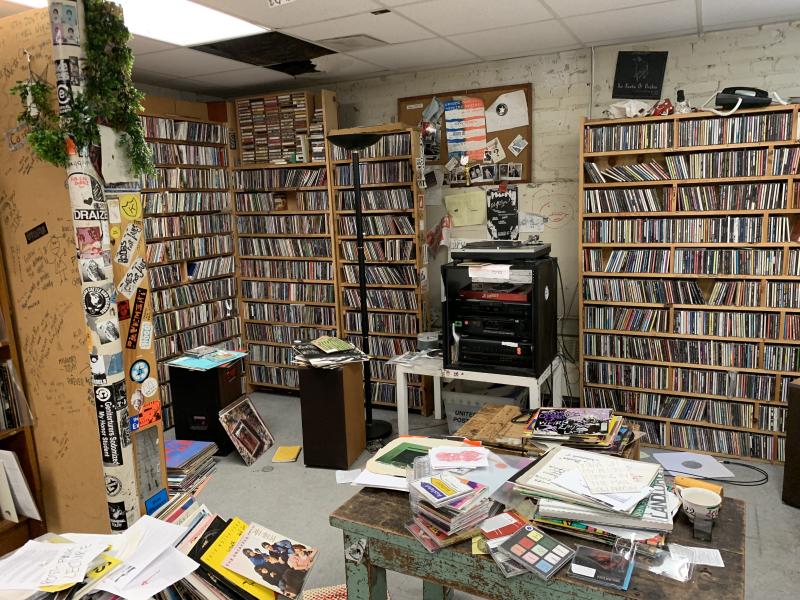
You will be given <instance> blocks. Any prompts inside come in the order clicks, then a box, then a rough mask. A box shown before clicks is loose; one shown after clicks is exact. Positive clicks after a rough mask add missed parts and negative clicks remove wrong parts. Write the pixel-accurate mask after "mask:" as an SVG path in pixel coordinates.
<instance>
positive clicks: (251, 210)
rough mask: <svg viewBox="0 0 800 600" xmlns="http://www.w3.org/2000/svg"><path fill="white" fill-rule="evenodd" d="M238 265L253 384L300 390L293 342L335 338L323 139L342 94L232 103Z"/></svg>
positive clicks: (292, 94)
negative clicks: (236, 141)
mask: <svg viewBox="0 0 800 600" xmlns="http://www.w3.org/2000/svg"><path fill="white" fill-rule="evenodd" d="M234 108H235V126H236V130H237V131H236V133H237V139H238V140H239V145H238V150H237V151H236V153H235V154H234V163H235V164H234V166H233V196H234V206H235V209H236V234H237V260H238V274H239V293H240V300H241V310H242V321H243V324H244V338H245V341H246V343H247V347H248V352H249V357H250V367H249V370H248V382H249V384H250V385H251V386H255V387H268V388H275V389H279V390H297V389H298V387H299V378H298V373H297V369H296V368H295V367H294V366H293V365H292V349H291V345H292V342H293V341H294V340H298V339H313V338H315V337H317V336H320V335H336V334H337V332H338V318H337V300H336V287H337V274H336V269H335V268H334V262H333V261H334V231H333V225H332V223H333V220H332V219H333V216H332V205H331V202H330V197H331V188H330V181H329V180H330V177H329V150H328V145H327V142H326V140H325V135H326V134H327V132H328V131H329V130H330V129H334V128H335V127H336V126H337V105H336V97H335V95H334V94H332V93H331V92H328V91H322V92H320V93H319V94H317V95H315V94H313V93H310V92H304V91H295V92H286V93H274V94H268V95H262V96H254V97H249V98H240V99H238V100H236V101H235V102H234Z"/></svg>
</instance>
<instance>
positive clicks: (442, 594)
mask: <svg viewBox="0 0 800 600" xmlns="http://www.w3.org/2000/svg"><path fill="white" fill-rule="evenodd" d="M452 598H453V589H452V588H449V587H445V586H443V585H439V584H438V583H433V582H432V581H427V580H424V579H423V580H422V600H451V599H452ZM348 600H349V599H348Z"/></svg>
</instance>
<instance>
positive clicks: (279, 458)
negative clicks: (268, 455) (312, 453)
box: [272, 446, 303, 462]
mask: <svg viewBox="0 0 800 600" xmlns="http://www.w3.org/2000/svg"><path fill="white" fill-rule="evenodd" d="M302 448H303V447H302V446H279V447H278V449H277V450H275V454H274V456H273V457H272V462H294V461H296V460H297V457H298V456H300V450H301V449H302Z"/></svg>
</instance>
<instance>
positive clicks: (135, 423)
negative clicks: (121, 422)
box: [128, 390, 139, 433]
mask: <svg viewBox="0 0 800 600" xmlns="http://www.w3.org/2000/svg"><path fill="white" fill-rule="evenodd" d="M136 391H137V392H138V391H139V390H136ZM135 393H136V392H134V394H135ZM128 423H130V427H131V433H133V432H134V431H136V430H137V429H139V417H138V415H137V416H135V417H130V418H129V419H128Z"/></svg>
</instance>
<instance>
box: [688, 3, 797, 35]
mask: <svg viewBox="0 0 800 600" xmlns="http://www.w3.org/2000/svg"><path fill="white" fill-rule="evenodd" d="M795 18H800V2H798V1H797V0H761V1H760V2H753V1H752V0H704V1H703V26H704V27H708V28H714V27H720V26H725V25H736V24H753V25H755V24H760V23H768V22H770V21H776V20H780V19H787V20H788V19H795Z"/></svg>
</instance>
